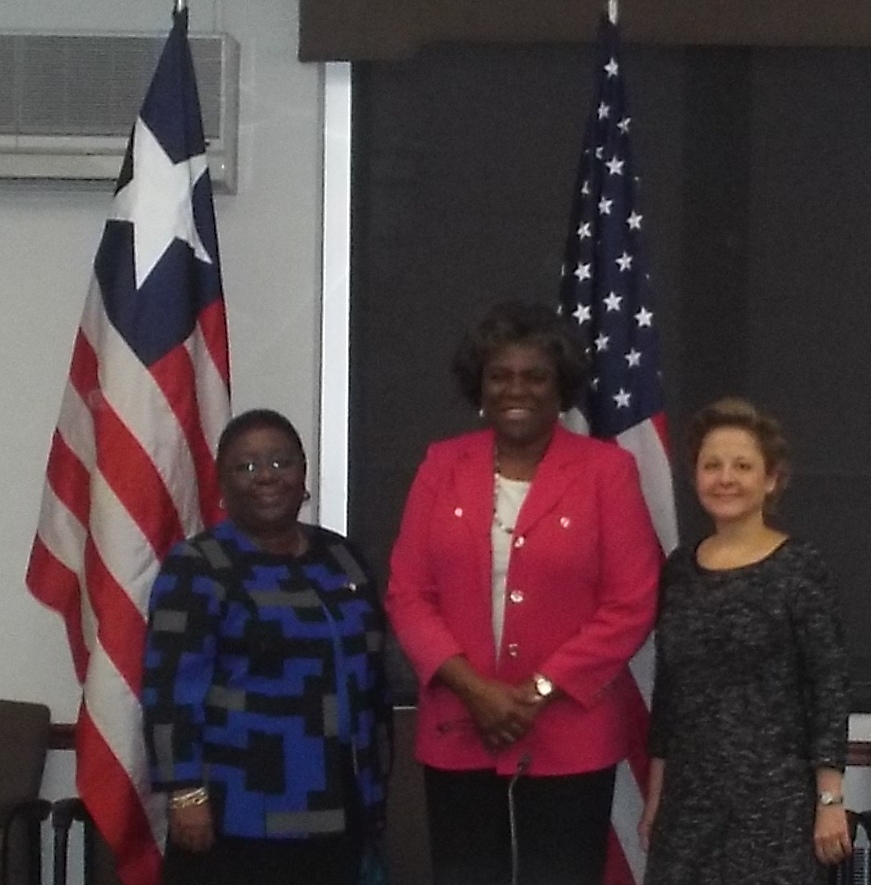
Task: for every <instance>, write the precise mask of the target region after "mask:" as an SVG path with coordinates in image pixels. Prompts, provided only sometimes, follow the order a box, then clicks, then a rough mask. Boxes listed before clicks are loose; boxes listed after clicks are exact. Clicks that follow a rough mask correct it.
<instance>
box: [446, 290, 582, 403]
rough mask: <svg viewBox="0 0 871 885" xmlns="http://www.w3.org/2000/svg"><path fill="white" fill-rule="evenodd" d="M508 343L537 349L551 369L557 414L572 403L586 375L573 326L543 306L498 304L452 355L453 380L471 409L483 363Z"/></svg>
mask: <svg viewBox="0 0 871 885" xmlns="http://www.w3.org/2000/svg"><path fill="white" fill-rule="evenodd" d="M509 344H527V345H531V346H532V347H538V348H541V350H543V351H544V352H545V353H546V354H547V355H548V356H550V357H551V358H552V359H553V361H554V364H555V366H556V373H557V387H558V389H559V397H560V406H561V408H562V409H563V411H565V410H566V409H569V408H571V407H572V406H573V405H576V404H577V403H578V398H579V396H580V393H581V389H582V387H583V384H584V381H585V379H586V376H587V354H586V349H585V347H584V342H583V340H582V337H581V334H580V328H579V327H578V325H577V324H576V323H575V322H573V321H572V320H569V319H567V318H565V317H562V316H560V315H559V314H558V313H557V312H556V311H555V310H554V309H553V308H552V307H548V306H547V305H545V304H538V303H533V302H524V301H503V302H501V303H499V304H496V305H495V306H494V307H492V308H491V309H490V310H489V311H488V312H487V314H486V316H485V317H484V319H483V320H481V322H480V323H479V324H478V325H477V326H476V327H475V328H474V329H472V330H470V331H469V332H468V333H467V334H466V336H465V337H464V338H463V341H462V342H461V344H460V346H459V348H458V350H457V352H456V354H455V356H454V361H453V366H452V368H453V372H454V377H455V378H456V380H457V383H458V384H459V386H460V390H461V391H462V393H463V396H465V397H466V399H468V400H469V401H470V402H471V403H472V405H474V406H475V408H476V409H477V408H480V406H481V381H482V376H483V372H484V366H485V364H486V363H487V361H488V360H489V359H490V358H491V357H492V356H493V355H494V354H495V353H496V351H498V350H501V349H502V348H503V347H505V346H507V345H509Z"/></svg>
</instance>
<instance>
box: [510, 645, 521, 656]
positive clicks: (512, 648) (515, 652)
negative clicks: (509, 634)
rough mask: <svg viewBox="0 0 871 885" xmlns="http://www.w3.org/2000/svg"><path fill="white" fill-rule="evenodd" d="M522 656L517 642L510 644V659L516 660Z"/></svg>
mask: <svg viewBox="0 0 871 885" xmlns="http://www.w3.org/2000/svg"><path fill="white" fill-rule="evenodd" d="M519 654H520V646H518V644H517V643H516V642H509V643H508V657H509V658H516V657H517V655H519Z"/></svg>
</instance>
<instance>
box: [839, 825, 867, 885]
mask: <svg viewBox="0 0 871 885" xmlns="http://www.w3.org/2000/svg"><path fill="white" fill-rule="evenodd" d="M847 820H848V822H849V824H850V838H851V840H852V842H853V853H852V854H851V855H850V856H849V857H848V858H845V859H844V860H843V861H842V862H841V863H839V864H838V865H837V866H835V867H832V868H831V870H830V871H829V885H868V883H871V845H869V839H871V811H862V812H856V811H848V812H847ZM860 829H861V830H863V831H864V834H865V836H866V837H867V838H865V839H863V840H862V844H861V845H857V844H856V842H857V840H856V834H857V833H858V832H859V830H860Z"/></svg>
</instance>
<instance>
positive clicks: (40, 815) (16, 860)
mask: <svg viewBox="0 0 871 885" xmlns="http://www.w3.org/2000/svg"><path fill="white" fill-rule="evenodd" d="M50 729H51V713H50V711H49V709H48V707H47V706H45V705H44V704H34V703H27V702H24V701H8V700H0V885H40V883H41V879H42V850H41V839H40V828H41V824H42V821H44V820H45V819H46V818H47V817H48V814H49V811H50V810H51V804H50V803H49V802H47V801H46V800H44V799H40V798H39V789H40V785H41V784H42V772H43V769H44V768H45V757H46V754H47V752H48V739H49V732H50Z"/></svg>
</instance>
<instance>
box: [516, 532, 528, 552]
mask: <svg viewBox="0 0 871 885" xmlns="http://www.w3.org/2000/svg"><path fill="white" fill-rule="evenodd" d="M525 543H526V538H524V537H523V535H520V536H518V537H517V538H515V539H514V549H515V550H519V549H520V548H521V547H522V546H523V545H524V544H525Z"/></svg>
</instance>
